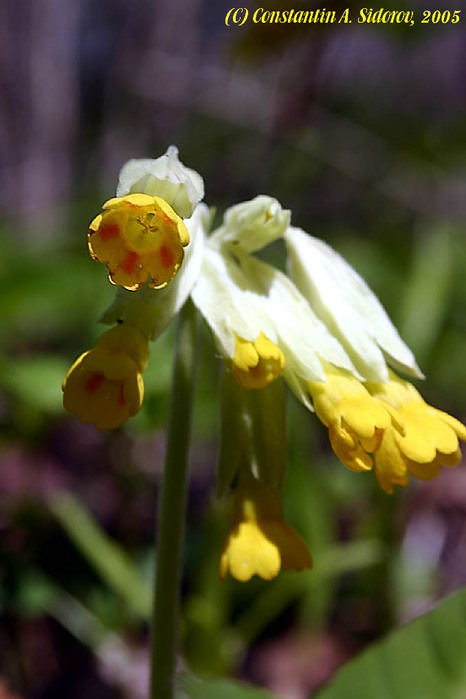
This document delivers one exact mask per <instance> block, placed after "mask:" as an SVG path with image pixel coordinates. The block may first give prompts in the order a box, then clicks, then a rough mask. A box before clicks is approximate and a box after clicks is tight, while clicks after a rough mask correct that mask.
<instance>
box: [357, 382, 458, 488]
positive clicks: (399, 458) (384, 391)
mask: <svg viewBox="0 0 466 699" xmlns="http://www.w3.org/2000/svg"><path fill="white" fill-rule="evenodd" d="M367 386H368V390H369V391H370V392H371V394H372V395H373V396H374V398H375V399H376V400H378V401H379V402H380V404H381V405H383V406H386V407H387V408H388V409H390V410H393V409H395V410H396V412H397V414H398V415H399V418H400V422H401V425H396V424H392V425H390V426H389V427H388V428H387V429H385V431H384V433H383V437H382V440H381V443H380V445H379V447H378V449H377V451H376V452H375V454H374V462H375V475H376V476H377V480H378V481H379V484H380V486H381V487H382V488H383V490H385V491H386V492H387V493H393V486H394V485H401V486H405V485H407V484H408V478H409V473H411V474H412V475H413V476H416V477H417V478H421V479H422V480H431V479H433V478H435V477H436V476H437V475H438V473H439V471H440V467H441V466H456V464H458V463H459V461H460V460H461V450H460V447H459V439H462V440H466V427H465V426H464V425H463V424H462V423H461V422H460V421H459V420H456V419H455V418H454V417H452V416H451V415H448V413H444V412H442V411H441V410H437V409H436V408H433V407H432V406H431V405H429V404H428V403H426V402H425V401H424V399H423V397H422V396H421V394H420V393H419V392H418V391H417V390H416V389H415V388H414V386H412V385H411V384H410V383H409V382H408V381H403V380H402V379H400V378H399V377H398V376H396V374H395V373H394V372H390V379H389V381H388V382H387V383H370V384H367Z"/></svg>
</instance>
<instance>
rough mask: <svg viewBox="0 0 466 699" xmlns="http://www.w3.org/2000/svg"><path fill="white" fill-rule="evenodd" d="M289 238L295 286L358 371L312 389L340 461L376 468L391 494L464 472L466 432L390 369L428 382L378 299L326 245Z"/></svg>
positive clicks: (301, 236) (330, 370)
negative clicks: (445, 472) (445, 473)
mask: <svg viewBox="0 0 466 699" xmlns="http://www.w3.org/2000/svg"><path fill="white" fill-rule="evenodd" d="M284 237H285V241H286V244H287V248H288V252H289V258H290V274H291V277H292V279H293V280H294V281H295V283H296V285H297V286H298V288H299V289H300V291H301V292H302V294H303V296H305V298H306V299H307V301H308V303H309V305H310V306H311V307H312V308H313V309H314V311H315V312H316V314H317V315H318V316H319V318H321V320H322V321H323V322H324V323H325V324H326V325H327V327H328V328H329V330H331V332H332V333H333V334H334V336H335V337H336V338H337V339H338V341H339V342H340V344H341V346H342V347H343V348H344V349H345V351H346V352H347V354H348V356H349V357H350V358H351V360H352V362H353V363H354V366H355V367H356V369H357V374H355V373H354V372H353V375H351V373H350V372H347V371H344V372H342V371H340V370H338V369H336V367H331V366H330V365H328V366H327V368H326V371H325V380H324V381H323V382H319V381H310V382H308V384H307V387H306V388H307V390H308V392H309V395H310V396H311V398H312V403H313V405H312V406H308V407H311V409H314V410H315V412H316V415H317V417H318V418H319V419H320V420H321V421H322V422H323V423H324V425H326V426H327V427H328V430H329V437H330V443H331V445H332V448H333V450H334V452H335V454H336V455H337V456H338V457H339V458H340V459H341V461H343V463H344V464H345V465H346V466H348V467H349V468H351V469H353V470H355V471H368V470H370V469H372V468H373V467H374V470H375V475H376V477H377V479H378V481H379V484H380V485H381V487H382V488H383V489H384V490H385V491H386V492H389V493H392V492H393V485H402V486H403V485H407V483H408V474H409V472H411V473H412V474H413V475H415V476H417V477H418V478H422V479H430V478H434V477H435V476H436V475H437V474H438V472H439V470H440V466H441V465H445V466H454V465H455V464H457V463H458V462H459V460H460V458H461V452H460V449H459V445H458V438H460V439H465V438H466V428H465V427H464V426H463V425H462V424H461V423H460V422H459V421H458V420H455V418H453V417H451V416H450V415H447V414H446V413H443V412H441V411H439V410H436V409H435V408H433V407H431V406H429V405H427V403H425V401H424V400H423V398H422V396H421V395H420V393H418V391H417V390H416V389H415V388H414V387H413V386H412V385H411V384H410V383H408V382H407V381H403V380H402V379H400V378H398V377H397V376H396V374H395V373H394V372H393V371H391V370H390V369H389V365H391V366H393V367H394V368H398V369H401V370H402V371H403V372H404V373H406V374H411V375H412V376H416V377H422V373H421V371H420V370H419V367H418V366H417V364H416V361H415V359H414V356H413V354H412V352H411V350H410V349H409V348H408V347H407V346H406V345H405V343H404V342H403V341H402V339H401V338H400V336H399V334H398V332H397V331H396V329H395V327H394V326H393V324H392V323H391V321H390V319H389V317H388V315H387V313H386V312H385V310H384V309H383V307H382V306H381V304H380V302H379V300H378V299H377V297H376V296H375V295H374V294H373V292H372V291H371V290H370V289H369V287H368V286H367V284H366V283H365V282H364V280H363V279H362V278H361V277H360V276H359V275H358V274H357V272H355V270H354V269H353V268H352V267H350V265H349V264H348V263H347V262H345V260H344V259H343V258H342V257H341V256H340V255H338V253H336V252H335V251H334V250H332V249H331V248H330V247H329V246H328V245H326V244H325V243H323V242H322V241H320V240H317V239H316V238H313V237H312V236H309V235H307V234H306V233H304V232H303V231H301V230H299V229H296V228H291V227H290V228H288V229H287V231H286V233H285V236H284ZM303 402H305V401H304V400H303Z"/></svg>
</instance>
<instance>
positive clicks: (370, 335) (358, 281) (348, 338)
mask: <svg viewBox="0 0 466 699" xmlns="http://www.w3.org/2000/svg"><path fill="white" fill-rule="evenodd" d="M284 237H285V242H286V245H287V249H288V255H289V271H290V277H291V278H292V280H293V281H294V283H295V284H296V286H297V287H298V289H299V290H300V291H301V293H302V294H303V296H304V297H305V298H306V299H307V301H308V302H309V304H310V306H311V308H312V309H313V310H314V311H315V313H316V314H317V316H318V317H319V318H320V319H321V320H322V321H323V322H324V323H325V324H326V326H327V327H328V329H329V330H330V332H331V333H332V334H333V335H334V336H335V337H336V338H337V339H338V340H339V341H340V343H341V344H342V345H343V347H344V348H345V349H346V351H347V352H348V354H349V356H350V357H351V359H352V361H353V363H354V365H355V366H356V368H357V369H358V371H359V372H360V373H361V374H362V376H363V377H364V379H366V380H368V381H383V382H386V381H388V367H387V363H386V362H388V363H389V364H390V365H391V366H393V367H394V368H395V369H398V370H400V371H402V372H404V373H406V374H410V375H412V376H416V377H422V376H423V374H422V372H421V371H420V369H419V367H418V366H417V364H416V360H415V358H414V355H413V353H412V352H411V350H410V349H409V347H407V345H406V344H405V343H404V342H403V340H402V339H401V337H400V336H399V334H398V331H397V330H396V328H395V327H394V325H393V323H392V322H391V320H390V318H389V317H388V315H387V313H386V311H385V309H384V308H383V306H382V304H381V303H380V301H379V300H378V298H377V297H376V296H375V294H374V293H373V292H372V291H371V289H370V288H369V287H368V285H367V284H366V282H365V281H364V280H363V279H362V277H360V276H359V274H358V273H357V272H356V271H355V270H354V269H353V268H352V267H351V266H350V265H349V264H348V263H347V262H346V261H345V260H344V259H343V257H342V256H341V255H339V254H338V253H337V252H336V251H335V250H333V249H332V248H331V247H330V246H329V245H327V244H326V243H324V242H323V241H322V240H319V239H318V238H314V237H312V236H310V235H308V234H307V233H305V232H304V231H302V230H301V229H299V228H293V227H290V228H288V230H287V231H286V233H285V236H284Z"/></svg>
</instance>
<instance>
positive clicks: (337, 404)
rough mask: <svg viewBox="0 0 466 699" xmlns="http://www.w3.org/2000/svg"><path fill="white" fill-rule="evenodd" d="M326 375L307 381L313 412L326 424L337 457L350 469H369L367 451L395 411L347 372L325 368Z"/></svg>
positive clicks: (376, 444) (378, 439) (375, 443)
mask: <svg viewBox="0 0 466 699" xmlns="http://www.w3.org/2000/svg"><path fill="white" fill-rule="evenodd" d="M325 376H326V379H327V380H326V381H325V382H324V381H312V382H309V384H308V386H309V392H310V394H311V396H312V400H313V404H314V409H315V412H316V415H317V417H318V418H319V420H321V421H322V422H323V423H324V425H325V426H326V427H328V431H329V438H330V443H331V445H332V448H333V450H334V452H335V454H336V455H337V456H338V458H339V459H341V461H343V463H344V464H345V465H346V466H347V467H348V468H350V469H352V470H353V471H368V470H370V469H371V468H372V459H371V457H370V456H369V453H370V452H373V451H375V450H376V449H377V448H378V446H379V445H380V442H381V439H382V435H383V433H384V430H386V429H387V428H388V427H389V426H390V425H391V422H392V419H396V417H395V416H394V415H392V414H393V413H394V411H393V410H391V409H390V406H384V405H383V404H382V403H380V402H379V401H378V400H376V399H375V398H373V397H372V396H371V395H370V393H369V392H368V391H367V390H366V388H364V386H363V385H362V384H361V382H360V381H358V380H357V379H356V378H354V377H353V376H351V375H349V374H348V373H344V372H341V371H339V370H338V369H336V368H328V369H327V370H326V372H325ZM368 452H369V453H368Z"/></svg>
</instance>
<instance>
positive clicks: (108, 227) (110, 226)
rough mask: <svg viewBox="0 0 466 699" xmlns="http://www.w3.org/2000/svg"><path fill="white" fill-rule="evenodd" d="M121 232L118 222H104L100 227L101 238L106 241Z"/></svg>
mask: <svg viewBox="0 0 466 699" xmlns="http://www.w3.org/2000/svg"><path fill="white" fill-rule="evenodd" d="M119 234H120V226H119V225H118V223H104V224H103V225H101V226H100V227H99V236H100V238H101V240H103V241H106V240H110V238H114V237H115V236H116V235H119Z"/></svg>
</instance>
